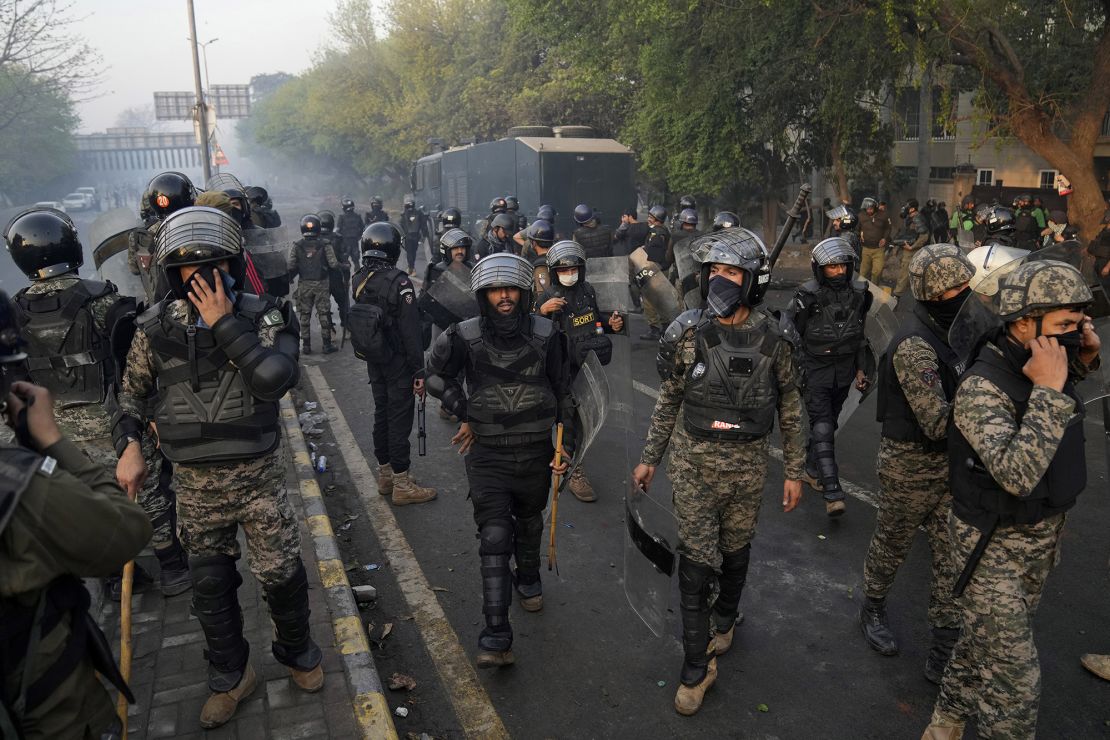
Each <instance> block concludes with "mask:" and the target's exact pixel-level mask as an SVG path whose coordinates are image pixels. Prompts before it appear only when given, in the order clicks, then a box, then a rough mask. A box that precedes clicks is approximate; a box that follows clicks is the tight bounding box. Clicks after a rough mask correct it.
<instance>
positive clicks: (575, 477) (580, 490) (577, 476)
mask: <svg viewBox="0 0 1110 740" xmlns="http://www.w3.org/2000/svg"><path fill="white" fill-rule="evenodd" d="M570 492H571V493H573V494H574V497H575V498H576V499H578V500H579V501H584V502H585V503H587V504H588V503H590V502H592V501H597V494H596V493H594V487H593V486H591V485H590V481H589V480H588V479H587V478H586V474H585V473H583V472H582V468H575V469H574V472H573V473H571V474H570Z"/></svg>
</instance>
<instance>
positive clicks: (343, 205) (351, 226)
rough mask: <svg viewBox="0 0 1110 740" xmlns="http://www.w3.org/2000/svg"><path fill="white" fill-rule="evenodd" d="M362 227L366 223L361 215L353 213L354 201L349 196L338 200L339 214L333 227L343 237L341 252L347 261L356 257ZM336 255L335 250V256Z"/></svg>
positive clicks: (364, 226)
mask: <svg viewBox="0 0 1110 740" xmlns="http://www.w3.org/2000/svg"><path fill="white" fill-rule="evenodd" d="M364 228H366V225H365V224H364V223H362V216H359V215H358V214H357V213H355V202H354V201H353V200H351V199H350V198H344V199H343V200H342V201H340V214H339V218H338V219H337V220H336V223H335V229H336V231H338V232H339V236H340V237H341V238H342V239H343V254H345V255H346V256H347V261H348V262H350V261H352V260H354V259H358V242H359V240H360V239H361V238H362V230H363V229H364ZM338 255H339V253H338V252H337V253H336V256H338Z"/></svg>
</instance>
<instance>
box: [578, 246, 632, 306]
mask: <svg viewBox="0 0 1110 740" xmlns="http://www.w3.org/2000/svg"><path fill="white" fill-rule="evenodd" d="M586 282H588V283H589V284H590V285H592V286H593V289H594V293H595V294H596V295H597V308H598V311H599V312H600V313H601V315H603V316H607V315H609V314H611V313H613V312H614V311H618V312H619V313H621V314H622V315H627V314H628V313H629V312H631V311H634V310H636V309H635V306H634V305H633V303H632V290H631V288H630V287H629V274H628V258H627V257H623V256H622V257H590V258H588V259H587V260H586Z"/></svg>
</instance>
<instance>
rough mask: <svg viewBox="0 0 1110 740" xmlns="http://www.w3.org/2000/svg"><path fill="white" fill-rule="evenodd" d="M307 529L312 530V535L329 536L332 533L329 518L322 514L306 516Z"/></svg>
mask: <svg viewBox="0 0 1110 740" xmlns="http://www.w3.org/2000/svg"><path fill="white" fill-rule="evenodd" d="M308 531H309V532H312V536H313V537H330V536H332V535H333V534H334V533H333V532H332V530H331V520H330V519H328V518H327V517H326V516H324V515H323V514H317V515H316V516H310V517H309V518H308Z"/></svg>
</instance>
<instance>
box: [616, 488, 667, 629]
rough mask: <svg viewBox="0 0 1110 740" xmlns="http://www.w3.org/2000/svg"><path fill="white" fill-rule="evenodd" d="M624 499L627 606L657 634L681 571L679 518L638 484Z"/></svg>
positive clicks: (662, 623)
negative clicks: (679, 563) (676, 575)
mask: <svg viewBox="0 0 1110 740" xmlns="http://www.w3.org/2000/svg"><path fill="white" fill-rule="evenodd" d="M629 488H630V490H629V493H628V497H627V498H626V499H625V510H624V520H625V539H624V542H625V544H624V594H625V597H626V598H627V599H628V605H629V606H630V607H632V611H634V612H635V613H636V616H638V617H639V618H640V619H641V620H643V623H644V624H646V625H647V628H648V629H649V630H651V632H652V634H654V635H655V636H656V637H662V636H663V635H665V634H667V633H669V632H670V631H671V630H670V629H669V628H668V622H669V621H670V615H671V614H672V613H673V606H672V605H673V603H674V592H675V590H676V586H675V580H676V578H675V574H676V573H677V572H678V520H677V519H675V515H674V511H673V510H672V509H671V506H670V505H669V503H668V504H667V505H663V504H661V503H659V502H658V501H657V500H656V499H655V498H653V496H652V494H650V493H645V492H644V491H642V490H640V489H638V488H637V487H636V486H635V485H632V486H630V487H629Z"/></svg>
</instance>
